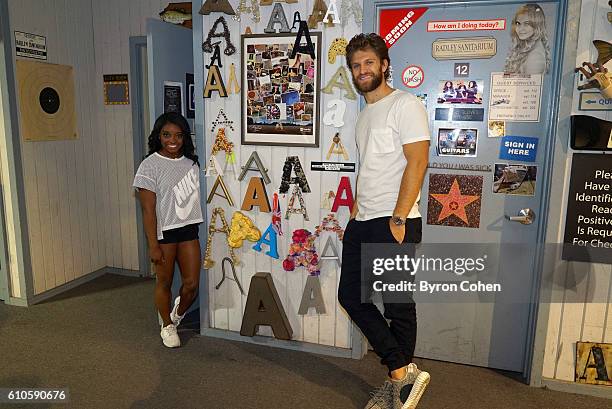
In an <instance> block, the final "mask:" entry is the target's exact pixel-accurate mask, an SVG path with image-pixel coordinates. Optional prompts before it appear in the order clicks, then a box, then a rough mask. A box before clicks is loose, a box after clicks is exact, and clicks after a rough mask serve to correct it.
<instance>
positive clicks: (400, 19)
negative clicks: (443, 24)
mask: <svg viewBox="0 0 612 409" xmlns="http://www.w3.org/2000/svg"><path fill="white" fill-rule="evenodd" d="M426 11H427V7H420V8H416V9H388V10H381V11H380V15H379V24H378V27H379V33H378V34H379V35H380V36H381V37H382V38H383V39H384V40H385V43H387V48H390V47H391V46H392V45H393V44H395V42H396V41H397V40H399V39H400V37H401V36H403V35H404V34H405V33H406V31H408V29H409V28H410V27H411V26H412V25H413V24H414V23H416V21H417V20H418V19H419V18H421V16H422V15H423V14H425V12H426Z"/></svg>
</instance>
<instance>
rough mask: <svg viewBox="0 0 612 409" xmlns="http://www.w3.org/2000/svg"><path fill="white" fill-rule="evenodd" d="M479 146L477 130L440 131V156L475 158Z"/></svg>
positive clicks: (456, 129)
mask: <svg viewBox="0 0 612 409" xmlns="http://www.w3.org/2000/svg"><path fill="white" fill-rule="evenodd" d="M477 145H478V130H477V129H465V128H454V129H452V128H440V129H438V156H462V157H474V156H476V146H477Z"/></svg>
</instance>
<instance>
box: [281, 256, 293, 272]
mask: <svg viewBox="0 0 612 409" xmlns="http://www.w3.org/2000/svg"><path fill="white" fill-rule="evenodd" d="M283 270H285V271H293V270H295V263H294V262H293V260H292V259H290V258H286V259H285V260H283Z"/></svg>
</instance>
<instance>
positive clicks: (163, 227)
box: [134, 112, 203, 348]
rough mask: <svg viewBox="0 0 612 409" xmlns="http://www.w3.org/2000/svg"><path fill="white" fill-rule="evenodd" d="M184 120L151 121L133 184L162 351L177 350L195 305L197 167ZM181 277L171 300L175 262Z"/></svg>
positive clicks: (198, 219) (199, 220) (165, 116)
mask: <svg viewBox="0 0 612 409" xmlns="http://www.w3.org/2000/svg"><path fill="white" fill-rule="evenodd" d="M194 151H195V148H194V145H193V140H192V139H191V131H190V129H189V124H188V123H187V120H186V119H185V118H184V117H183V116H182V115H180V114H177V113H174V112H168V113H165V114H162V115H161V116H160V117H159V118H157V120H156V121H155V125H154V126H153V130H152V131H151V135H149V154H148V155H147V157H146V158H145V159H144V160H143V161H142V163H141V164H140V166H139V167H138V171H137V172H136V177H135V178H134V187H135V188H137V189H138V192H139V197H140V203H141V205H142V213H143V221H144V228H145V233H146V235H147V241H148V244H149V254H150V257H151V261H152V262H153V263H154V264H155V266H156V268H155V273H156V276H157V282H156V285H155V305H156V307H157V310H158V311H159V314H160V316H161V319H162V320H163V325H162V328H161V333H160V335H161V338H162V341H163V343H164V345H165V346H167V347H169V348H176V347H179V346H180V345H181V340H180V338H179V336H178V334H177V331H176V327H177V326H178V325H179V324H180V322H181V320H182V319H183V317H184V314H185V312H186V311H187V309H188V308H189V306H190V305H191V303H192V302H193V300H194V299H195V297H196V295H197V291H198V283H199V281H200V242H199V240H198V225H199V224H200V223H202V221H203V218H202V209H201V207H200V171H199V170H200V164H199V162H198V157H197V155H196V154H195V152H194ZM175 261H178V264H179V268H180V271H181V281H182V285H181V289H180V295H179V296H178V297H176V299H175V300H174V306H173V308H172V310H170V302H171V299H172V293H171V286H172V278H173V275H174V262H175Z"/></svg>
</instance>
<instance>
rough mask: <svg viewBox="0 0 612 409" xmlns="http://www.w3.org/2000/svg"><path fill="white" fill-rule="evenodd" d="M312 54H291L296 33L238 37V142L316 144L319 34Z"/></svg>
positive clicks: (314, 40) (316, 145) (306, 145)
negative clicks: (240, 74) (313, 57)
mask: <svg viewBox="0 0 612 409" xmlns="http://www.w3.org/2000/svg"><path fill="white" fill-rule="evenodd" d="M310 37H311V39H312V43H313V46H314V48H315V56H316V58H315V59H312V58H311V56H310V55H309V54H303V53H296V55H295V58H290V56H291V53H292V51H293V45H294V43H295V39H296V33H286V34H250V35H243V36H242V90H243V92H242V127H241V128H242V144H243V145H277V146H305V147H318V146H319V125H318V124H319V122H321V121H320V120H319V98H320V88H321V87H320V83H321V58H320V56H321V33H318V32H317V33H315V32H311V33H310Z"/></svg>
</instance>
